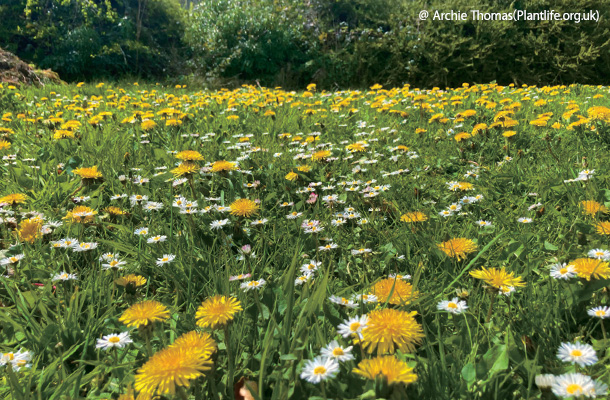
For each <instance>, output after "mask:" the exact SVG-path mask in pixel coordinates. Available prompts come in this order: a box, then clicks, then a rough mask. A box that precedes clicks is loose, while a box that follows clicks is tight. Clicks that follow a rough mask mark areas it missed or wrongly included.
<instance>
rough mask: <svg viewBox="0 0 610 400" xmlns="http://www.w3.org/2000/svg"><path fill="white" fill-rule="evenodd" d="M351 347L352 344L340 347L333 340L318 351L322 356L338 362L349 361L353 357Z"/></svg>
mask: <svg viewBox="0 0 610 400" xmlns="http://www.w3.org/2000/svg"><path fill="white" fill-rule="evenodd" d="M352 348H353V346H349V347H341V346H340V345H339V343H338V342H337V341H336V340H333V341H332V342H330V343H329V344H328V345H327V346H326V347H323V348H322V350H321V351H320V353H321V354H322V356H324V357H328V358H333V359H335V360H337V361H339V362H343V361H350V360H353V359H354V356H353V354H352Z"/></svg>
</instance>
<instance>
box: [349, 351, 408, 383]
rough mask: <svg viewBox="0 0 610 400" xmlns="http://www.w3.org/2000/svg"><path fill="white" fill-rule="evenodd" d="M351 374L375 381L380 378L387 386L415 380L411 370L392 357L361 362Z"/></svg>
mask: <svg viewBox="0 0 610 400" xmlns="http://www.w3.org/2000/svg"><path fill="white" fill-rule="evenodd" d="M353 372H354V373H355V374H358V375H360V376H363V377H365V378H367V379H370V380H375V379H377V377H378V376H381V377H382V378H384V379H385V380H386V381H387V383H388V385H392V384H394V383H404V384H409V383H413V382H415V381H416V380H417V375H416V374H415V373H414V372H413V368H411V367H409V366H408V365H407V363H406V362H404V361H400V360H399V359H397V358H396V357H394V356H383V357H375V358H372V359H365V360H362V361H360V363H359V364H358V367H357V368H354V370H353Z"/></svg>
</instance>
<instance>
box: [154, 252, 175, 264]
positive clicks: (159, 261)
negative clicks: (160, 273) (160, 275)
mask: <svg viewBox="0 0 610 400" xmlns="http://www.w3.org/2000/svg"><path fill="white" fill-rule="evenodd" d="M175 258H176V256H175V255H173V254H163V257H161V258H157V261H156V263H155V264H157V265H158V266H159V267H160V266H162V265H165V264H168V263H171V262H172V261H174V259H175Z"/></svg>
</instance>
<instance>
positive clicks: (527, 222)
mask: <svg viewBox="0 0 610 400" xmlns="http://www.w3.org/2000/svg"><path fill="white" fill-rule="evenodd" d="M533 221H534V220H533V219H531V218H527V217H521V218H519V219H517V222H521V223H522V224H530V223H532V222H533Z"/></svg>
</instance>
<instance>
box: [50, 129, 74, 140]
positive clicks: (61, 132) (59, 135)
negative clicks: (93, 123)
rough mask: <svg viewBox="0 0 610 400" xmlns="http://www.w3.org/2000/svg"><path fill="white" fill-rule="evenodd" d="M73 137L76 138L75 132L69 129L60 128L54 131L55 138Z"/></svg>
mask: <svg viewBox="0 0 610 400" xmlns="http://www.w3.org/2000/svg"><path fill="white" fill-rule="evenodd" d="M72 138H74V132H73V131H68V130H66V129H58V130H56V131H55V132H54V133H53V139H55V140H60V139H72Z"/></svg>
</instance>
